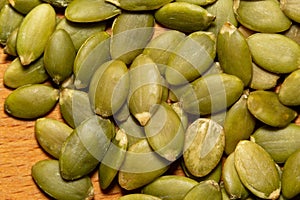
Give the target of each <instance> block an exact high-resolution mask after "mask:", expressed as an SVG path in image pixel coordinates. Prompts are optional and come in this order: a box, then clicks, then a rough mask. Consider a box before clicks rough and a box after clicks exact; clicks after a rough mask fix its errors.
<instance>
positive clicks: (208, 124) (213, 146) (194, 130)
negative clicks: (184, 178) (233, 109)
mask: <svg viewBox="0 0 300 200" xmlns="http://www.w3.org/2000/svg"><path fill="white" fill-rule="evenodd" d="M224 146H225V134H224V130H223V128H222V126H220V125H219V124H218V123H216V122H214V121H212V120H210V119H206V118H198V119H197V120H195V121H194V122H193V123H192V124H191V125H190V126H189V127H188V129H187V131H186V133H185V144H184V153H183V159H184V163H185V166H186V168H187V170H188V171H189V172H190V173H191V174H192V175H194V176H196V177H203V176H206V175H207V174H209V173H210V172H211V171H212V170H213V169H214V168H215V167H216V166H217V165H218V163H219V161H220V160H221V157H222V154H223V150H224Z"/></svg>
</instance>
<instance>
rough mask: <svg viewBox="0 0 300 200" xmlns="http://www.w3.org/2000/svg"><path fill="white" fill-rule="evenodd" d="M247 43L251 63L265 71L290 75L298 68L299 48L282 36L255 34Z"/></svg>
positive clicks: (299, 61)
mask: <svg viewBox="0 0 300 200" xmlns="http://www.w3.org/2000/svg"><path fill="white" fill-rule="evenodd" d="M247 42H248V45H249V48H250V51H251V54H252V58H253V61H254V62H255V63H256V64H257V65H259V66H260V67H262V68H264V69H266V70H267V71H270V72H273V73H290V72H292V71H294V70H296V69H298V68H299V66H300V46H299V45H298V44H297V43H296V42H295V41H293V40H292V39H290V38H288V37H286V36H284V35H281V34H271V33H256V34H253V35H251V36H250V37H248V38H247ZM266 58H267V59H266Z"/></svg>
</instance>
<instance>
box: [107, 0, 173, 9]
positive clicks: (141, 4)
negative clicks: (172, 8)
mask: <svg viewBox="0 0 300 200" xmlns="http://www.w3.org/2000/svg"><path fill="white" fill-rule="evenodd" d="M106 1H107V2H110V3H112V4H115V5H116V6H118V7H120V8H122V9H124V10H130V11H145V10H155V9H158V8H160V7H161V6H163V5H165V4H167V3H170V2H171V1H172V0H153V1H144V0H106Z"/></svg>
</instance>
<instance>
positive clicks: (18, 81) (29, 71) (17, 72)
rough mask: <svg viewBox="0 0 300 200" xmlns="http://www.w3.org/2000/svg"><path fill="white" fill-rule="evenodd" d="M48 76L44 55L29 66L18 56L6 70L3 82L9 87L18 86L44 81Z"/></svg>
mask: <svg viewBox="0 0 300 200" xmlns="http://www.w3.org/2000/svg"><path fill="white" fill-rule="evenodd" d="M48 78H49V76H48V74H47V72H46V70H45V67H44V60H43V57H41V58H39V59H38V60H36V61H34V62H33V63H31V64H30V65H29V66H23V65H22V64H21V61H20V59H19V58H18V57H17V58H15V59H14V60H13V61H12V62H11V63H10V64H9V65H8V67H7V69H6V71H5V72H4V77H3V82H4V84H5V85H6V86H7V87H10V88H18V87H21V86H24V85H27V84H38V83H43V82H44V81H46V80H47V79H48Z"/></svg>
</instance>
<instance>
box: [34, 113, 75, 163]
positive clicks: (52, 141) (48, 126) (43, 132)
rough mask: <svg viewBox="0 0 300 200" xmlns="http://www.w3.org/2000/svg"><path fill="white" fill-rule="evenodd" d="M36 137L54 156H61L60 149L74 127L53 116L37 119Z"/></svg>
mask: <svg viewBox="0 0 300 200" xmlns="http://www.w3.org/2000/svg"><path fill="white" fill-rule="evenodd" d="M34 130H35V137H36V139H37V141H38V142H39V144H40V145H41V147H42V148H43V149H44V150H45V151H46V152H47V153H49V154H50V155H51V156H53V157H54V158H57V159H58V158H59V155H60V150H61V147H62V145H63V143H64V142H65V141H66V139H67V137H68V136H69V135H70V134H71V133H72V131H73V129H72V128H70V127H69V126H68V125H66V124H65V123H63V122H61V121H57V120H55V119H51V118H40V119H38V120H36V122H35V126H34Z"/></svg>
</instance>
